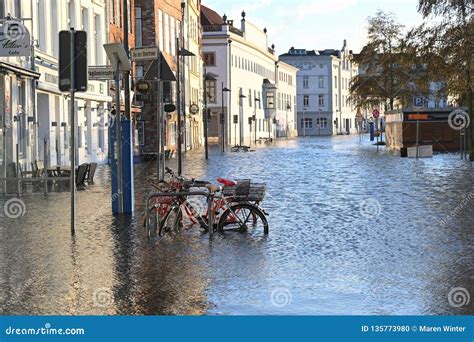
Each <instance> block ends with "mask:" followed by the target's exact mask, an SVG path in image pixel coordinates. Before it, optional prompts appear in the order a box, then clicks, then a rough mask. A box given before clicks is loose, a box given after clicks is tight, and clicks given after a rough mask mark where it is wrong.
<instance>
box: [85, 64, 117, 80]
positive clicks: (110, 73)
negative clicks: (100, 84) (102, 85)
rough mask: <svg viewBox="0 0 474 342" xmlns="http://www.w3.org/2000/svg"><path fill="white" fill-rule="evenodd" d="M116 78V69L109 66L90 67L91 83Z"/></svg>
mask: <svg viewBox="0 0 474 342" xmlns="http://www.w3.org/2000/svg"><path fill="white" fill-rule="evenodd" d="M114 76H115V74H114V69H113V68H112V67H111V66H109V65H103V66H90V67H89V80H91V81H108V80H113V79H114Z"/></svg>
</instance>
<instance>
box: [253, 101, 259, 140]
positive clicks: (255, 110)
mask: <svg viewBox="0 0 474 342" xmlns="http://www.w3.org/2000/svg"><path fill="white" fill-rule="evenodd" d="M257 102H259V103H260V99H258V98H255V99H254V101H253V105H254V106H253V121H255V142H254V143H255V145H257Z"/></svg>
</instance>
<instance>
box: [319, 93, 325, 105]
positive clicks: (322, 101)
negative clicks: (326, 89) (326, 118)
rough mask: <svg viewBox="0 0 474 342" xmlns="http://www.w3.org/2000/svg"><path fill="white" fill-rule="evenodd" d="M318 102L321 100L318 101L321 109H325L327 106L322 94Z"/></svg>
mask: <svg viewBox="0 0 474 342" xmlns="http://www.w3.org/2000/svg"><path fill="white" fill-rule="evenodd" d="M318 100H319V101H318V102H319V107H324V106H325V104H324V95H322V94H320V95H319V96H318Z"/></svg>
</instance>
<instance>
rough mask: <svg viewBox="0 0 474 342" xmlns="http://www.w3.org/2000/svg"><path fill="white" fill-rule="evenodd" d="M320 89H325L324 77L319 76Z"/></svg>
mask: <svg viewBox="0 0 474 342" xmlns="http://www.w3.org/2000/svg"><path fill="white" fill-rule="evenodd" d="M319 88H324V76H319Z"/></svg>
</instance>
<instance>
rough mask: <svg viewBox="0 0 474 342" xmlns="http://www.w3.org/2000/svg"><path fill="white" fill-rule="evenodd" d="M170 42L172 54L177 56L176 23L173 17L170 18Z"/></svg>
mask: <svg viewBox="0 0 474 342" xmlns="http://www.w3.org/2000/svg"><path fill="white" fill-rule="evenodd" d="M170 23H171V25H170V40H171V41H170V42H171V54H172V55H173V56H174V55H176V23H175V19H174V18H173V17H170Z"/></svg>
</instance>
